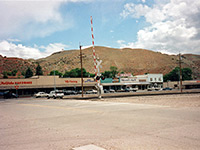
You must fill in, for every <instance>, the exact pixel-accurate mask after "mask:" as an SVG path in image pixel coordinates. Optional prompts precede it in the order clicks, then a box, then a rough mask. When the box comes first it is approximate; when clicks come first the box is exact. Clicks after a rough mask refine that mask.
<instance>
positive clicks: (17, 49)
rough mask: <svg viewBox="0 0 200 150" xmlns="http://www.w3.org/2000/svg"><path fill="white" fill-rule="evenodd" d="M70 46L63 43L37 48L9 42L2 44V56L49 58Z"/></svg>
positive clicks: (0, 46)
mask: <svg viewBox="0 0 200 150" xmlns="http://www.w3.org/2000/svg"><path fill="white" fill-rule="evenodd" d="M67 47H68V46H67V45H64V44H61V43H53V44H49V45H48V46H37V45H35V46H34V47H27V46H23V45H22V44H17V45H16V44H14V43H12V42H8V41H5V40H4V41H1V42H0V50H1V55H3V56H7V57H13V56H14V57H19V58H24V59H28V58H34V59H38V58H44V57H47V56H49V55H50V54H52V53H54V52H57V51H61V50H62V49H66V48H67Z"/></svg>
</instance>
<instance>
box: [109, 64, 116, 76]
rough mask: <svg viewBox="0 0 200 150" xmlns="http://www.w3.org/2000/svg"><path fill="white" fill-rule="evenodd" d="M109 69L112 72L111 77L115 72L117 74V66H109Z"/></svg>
mask: <svg viewBox="0 0 200 150" xmlns="http://www.w3.org/2000/svg"><path fill="white" fill-rule="evenodd" d="M110 71H111V73H112V77H113V78H114V77H115V76H116V74H118V71H117V67H115V66H111V67H110Z"/></svg>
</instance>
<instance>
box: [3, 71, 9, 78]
mask: <svg viewBox="0 0 200 150" xmlns="http://www.w3.org/2000/svg"><path fill="white" fill-rule="evenodd" d="M3 78H4V79H7V78H8V75H7V72H6V71H4V72H3Z"/></svg>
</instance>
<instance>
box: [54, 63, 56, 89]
mask: <svg viewBox="0 0 200 150" xmlns="http://www.w3.org/2000/svg"><path fill="white" fill-rule="evenodd" d="M53 76H54V91H56V78H55V66H54V71H53Z"/></svg>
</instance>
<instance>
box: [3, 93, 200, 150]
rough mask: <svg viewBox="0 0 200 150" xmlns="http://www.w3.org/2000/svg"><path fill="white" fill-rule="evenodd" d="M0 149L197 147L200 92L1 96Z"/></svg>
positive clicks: (113, 149)
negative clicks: (83, 96)
mask: <svg viewBox="0 0 200 150" xmlns="http://www.w3.org/2000/svg"><path fill="white" fill-rule="evenodd" d="M0 119H1V122H0V149H6V150H18V149H20V150H27V149H31V150H32V149H37V150H38V149H41V150H49V149H52V150H54V149H58V150H62V149H65V150H70V149H73V148H76V147H81V146H84V145H89V144H93V145H95V146H98V147H101V148H104V149H106V150H135V149H148V150H149V149H150V150H151V149H152V150H155V149H162V150H163V149H166V150H169V149H170V150H173V149H174V150H175V149H176V150H177V149H182V150H184V149H185V150H186V149H187V150H188V149H199V147H200V143H199V141H200V132H199V131H200V94H184V95H158V96H134V97H124V98H123V97H118V98H103V99H101V100H98V99H90V100H74V99H70V98H67V99H62V100H61V99H46V98H37V99H36V98H34V97H30V98H19V99H2V100H0Z"/></svg>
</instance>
